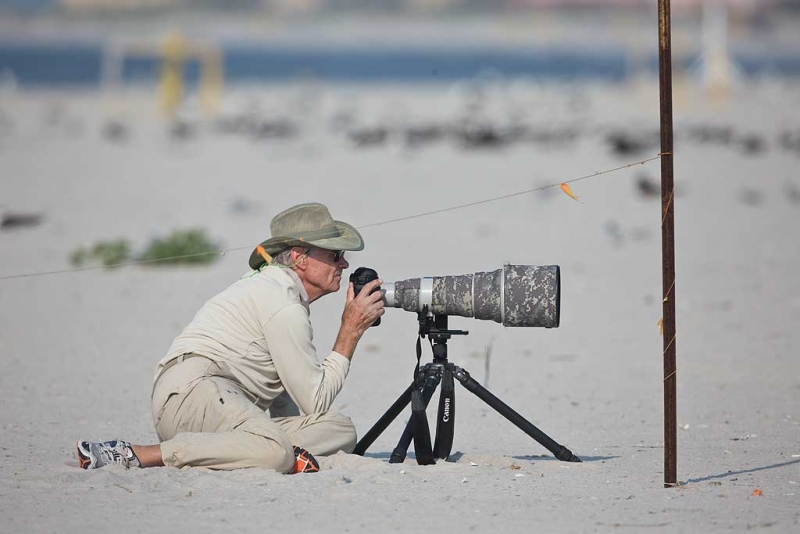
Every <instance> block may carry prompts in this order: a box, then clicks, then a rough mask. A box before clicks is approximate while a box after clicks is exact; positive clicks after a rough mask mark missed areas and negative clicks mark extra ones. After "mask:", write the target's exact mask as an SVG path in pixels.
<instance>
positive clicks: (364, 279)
mask: <svg viewBox="0 0 800 534" xmlns="http://www.w3.org/2000/svg"><path fill="white" fill-rule="evenodd" d="M377 279H378V272H377V271H376V270H375V269H370V268H369V267H359V268H358V269H356V270H355V271H353V272H352V273H351V274H350V281H351V282H352V283H353V293H354V294H355V295H356V296H358V294H359V293H360V292H361V290H362V289H363V288H364V286H365V285H367V284H369V283H370V282H372V281H373V280H377ZM380 289H381V288H380V287H376V288H375V289H373V290H372V293H375V292H376V291H380ZM380 324H381V318H380V317H378V318H377V319H375V322H374V323H372V326H378V325H380Z"/></svg>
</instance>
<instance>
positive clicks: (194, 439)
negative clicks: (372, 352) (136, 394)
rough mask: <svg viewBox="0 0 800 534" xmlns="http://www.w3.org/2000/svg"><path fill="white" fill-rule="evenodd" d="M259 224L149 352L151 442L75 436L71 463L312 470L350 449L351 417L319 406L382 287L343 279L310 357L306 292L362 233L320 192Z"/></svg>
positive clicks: (330, 279) (329, 287) (316, 291)
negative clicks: (215, 285)
mask: <svg viewBox="0 0 800 534" xmlns="http://www.w3.org/2000/svg"><path fill="white" fill-rule="evenodd" d="M270 230H271V233H272V237H271V238H270V239H268V240H266V241H264V242H263V243H261V244H260V245H259V246H258V247H256V249H255V250H254V251H253V253H252V254H251V256H250V262H249V263H250V267H251V268H252V269H253V272H252V273H250V274H247V275H245V276H244V277H242V278H241V279H240V280H239V281H237V282H236V283H234V284H233V285H231V286H230V287H228V288H227V289H225V290H224V291H222V292H221V293H219V294H218V295H217V296H215V297H213V298H212V299H211V300H209V301H208V302H206V303H205V305H203V307H202V308H201V309H200V311H199V312H198V313H197V315H196V316H195V318H194V320H193V321H192V322H191V323H189V326H187V327H186V328H185V329H184V331H183V332H182V333H181V334H180V335H179V336H178V337H177V338H176V339H175V341H173V343H172V346H171V347H170V349H169V352H168V353H167V355H166V356H165V357H164V358H163V359H162V360H161V361H160V362H159V363H158V365H157V367H156V374H155V379H154V383H153V396H152V401H153V420H154V421H155V427H156V432H157V433H158V437H159V439H160V440H161V444H159V445H132V444H130V443H128V442H127V441H122V440H114V441H106V442H89V441H78V443H77V447H78V458H79V460H80V465H81V467H83V468H84V469H94V468H98V467H102V466H104V465H107V464H109V463H116V464H121V465H123V466H125V467H131V466H134V467H154V466H162V465H167V466H173V467H183V466H203V467H208V468H211V469H238V468H241V467H267V468H271V469H275V470H276V471H279V472H282V473H297V472H313V471H318V470H319V464H318V463H317V461H316V459H315V458H314V455H318V456H325V455H328V454H333V453H335V452H337V451H345V452H352V450H353V448H354V447H355V443H356V431H355V428H354V426H353V423H352V422H351V421H350V418H348V417H346V416H344V415H342V414H339V413H336V412H332V411H329V409H330V407H331V404H332V403H333V399H334V398H336V395H337V394H338V393H339V391H340V390H341V389H342V386H343V385H344V380H345V377H346V376H347V372H348V370H349V368H350V360H351V358H352V357H353V352H354V351H355V348H356V345H357V344H358V341H359V340H360V339H361V336H362V335H363V334H364V332H365V331H366V330H367V328H369V327H370V325H371V324H372V323H373V322H374V321H375V320H376V319H377V318H378V317H380V316H381V315H383V313H384V309H383V299H382V294H381V292H380V291H376V292H375V293H374V294H371V293H372V291H371V290H372V289H373V288H375V287H377V286H378V285H380V283H381V281H380V280H374V281H372V282H370V283H369V284H366V285H365V286H364V288H363V289H364V290H363V291H361V292H360V293H359V294H358V296H354V291H353V285H352V284H350V287H349V288H348V290H347V302H346V304H345V306H344V312H343V313H342V323H341V327H340V328H339V335H338V336H337V338H336V343H335V344H334V346H333V351H332V352H331V353H330V354H329V355H328V356H327V357H326V358H325V360H324V361H323V362H322V364H320V363H319V361H318V359H317V355H316V349H315V348H314V344H313V343H312V339H313V330H312V328H311V322H310V319H309V304H310V303H312V302H314V301H315V300H317V299H318V298H320V297H322V296H324V295H327V294H329V293H334V292H336V291H338V290H339V285H340V283H341V279H342V271H343V270H344V269H347V268H348V267H349V264H348V263H347V260H345V259H344V254H345V251H347V250H362V249H363V248H364V240H363V238H362V237H361V234H359V233H358V231H357V230H356V229H355V228H353V227H352V226H350V225H349V224H347V223H344V222H341V221H334V220H333V218H332V217H331V215H330V213H329V212H328V209H327V208H326V207H325V206H323V205H322V204H300V205H298V206H294V207H292V208H289V209H288V210H286V211H284V212H282V213H280V214H278V215H277V216H276V217H275V218H274V219H273V220H272V222H271V224H270ZM273 256H274V257H273ZM298 406H299V409H298ZM301 411H302V413H303V414H305V415H300V412H301ZM268 412H269V413H268Z"/></svg>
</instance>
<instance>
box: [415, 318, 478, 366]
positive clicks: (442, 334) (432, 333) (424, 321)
mask: <svg viewBox="0 0 800 534" xmlns="http://www.w3.org/2000/svg"><path fill="white" fill-rule="evenodd" d="M447 317H448V316H447V315H436V314H431V313H428V307H427V306H425V307H423V308H422V311H421V312H418V313H417V321H418V322H419V337H420V338H423V337H427V338H428V339H430V341H431V348H432V349H433V359H434V361H437V362H446V361H447V340H448V339H450V337H451V336H466V335H469V331H467V330H448V329H447Z"/></svg>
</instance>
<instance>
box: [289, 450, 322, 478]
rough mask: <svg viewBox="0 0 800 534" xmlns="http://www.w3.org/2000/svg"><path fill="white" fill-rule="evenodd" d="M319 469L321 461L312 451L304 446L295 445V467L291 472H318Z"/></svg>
mask: <svg viewBox="0 0 800 534" xmlns="http://www.w3.org/2000/svg"><path fill="white" fill-rule="evenodd" d="M317 471H319V462H317V459H316V458H314V456H312V455H311V453H310V452H308V451H307V450H305V449H304V448H302V447H298V446H297V445H295V446H294V467H293V468H292V470H291V472H290V474H292V475H293V474H295V473H316V472H317Z"/></svg>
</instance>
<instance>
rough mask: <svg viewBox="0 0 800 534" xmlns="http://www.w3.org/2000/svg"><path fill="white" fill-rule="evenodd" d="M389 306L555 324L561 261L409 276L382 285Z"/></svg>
mask: <svg viewBox="0 0 800 534" xmlns="http://www.w3.org/2000/svg"><path fill="white" fill-rule="evenodd" d="M384 294H385V300H386V306H388V307H390V308H391V307H393V308H403V309H404V310H406V311H410V312H421V311H423V310H424V309H425V308H426V307H427V310H428V312H430V313H433V314H440V315H459V316H461V317H474V318H475V319H481V320H488V321H494V322H497V323H500V324H502V325H503V326H518V327H519V326H521V327H530V326H538V327H544V328H557V327H558V324H559V322H560V319H561V270H560V269H559V267H558V265H504V266H503V268H502V269H497V270H495V271H490V272H477V273H473V274H462V275H456V276H433V277H428V278H409V279H407V280H400V281H397V282H394V283H389V284H386V285H385V287H384Z"/></svg>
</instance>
